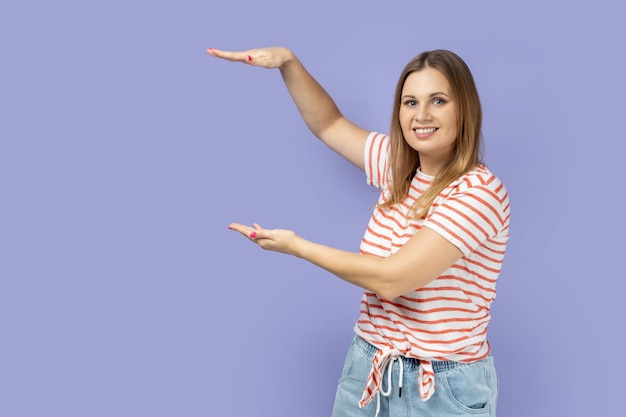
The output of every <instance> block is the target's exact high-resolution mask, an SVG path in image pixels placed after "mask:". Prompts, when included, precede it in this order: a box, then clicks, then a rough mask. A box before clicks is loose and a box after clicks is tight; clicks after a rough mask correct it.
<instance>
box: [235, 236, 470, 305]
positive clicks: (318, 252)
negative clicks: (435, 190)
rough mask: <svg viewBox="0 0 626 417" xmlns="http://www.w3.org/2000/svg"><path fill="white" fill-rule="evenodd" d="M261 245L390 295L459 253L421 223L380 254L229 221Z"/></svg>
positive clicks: (421, 281)
mask: <svg viewBox="0 0 626 417" xmlns="http://www.w3.org/2000/svg"><path fill="white" fill-rule="evenodd" d="M229 227H230V228H231V229H233V230H236V231H238V232H240V233H241V234H243V235H244V236H247V237H249V238H250V239H251V240H252V241H254V242H255V243H257V244H258V245H259V246H260V247H261V248H263V249H267V250H272V251H276V252H282V253H286V254H289V255H294V256H297V257H299V258H303V259H306V260H307V261H309V262H311V263H313V264H315V265H317V266H319V267H321V268H323V269H325V270H327V271H329V272H331V273H332V274H334V275H336V276H338V277H339V278H341V279H343V280H345V281H348V282H350V283H352V284H355V285H358V286H359V287H361V288H364V289H366V290H369V291H372V292H375V293H376V294H378V295H380V296H381V297H383V298H386V299H393V298H396V297H399V296H400V295H402V294H406V293H407V292H409V291H413V290H415V289H418V288H421V287H423V286H424V285H426V284H428V283H429V282H431V281H433V280H434V279H436V278H437V277H438V276H440V275H441V274H442V273H443V272H444V271H445V270H446V269H448V268H449V267H450V266H452V264H453V263H454V262H456V261H457V260H458V259H459V258H461V256H462V255H463V254H462V252H461V251H460V250H459V249H458V248H457V247H456V246H454V245H453V244H452V243H450V242H449V241H447V240H446V239H444V238H443V237H441V236H440V235H439V234H437V233H436V232H434V231H432V230H431V229H429V228H427V227H424V228H422V229H421V230H420V231H419V232H417V233H416V234H415V235H414V236H413V237H411V238H410V239H409V241H408V242H407V243H406V244H405V245H404V246H403V247H402V248H401V249H400V250H398V251H397V252H396V253H395V254H393V255H391V256H389V257H387V258H380V257H377V256H372V255H364V254H357V253H353V252H347V251H343V250H340V249H335V248H331V247H328V246H324V245H320V244H317V243H313V242H310V241H308V240H306V239H303V238H301V237H300V236H298V235H296V234H295V233H294V232H292V231H290V230H282V229H274V230H266V229H263V228H261V227H260V226H259V225H256V224H255V225H254V228H251V227H248V226H244V225H240V224H231V225H230V226H229Z"/></svg>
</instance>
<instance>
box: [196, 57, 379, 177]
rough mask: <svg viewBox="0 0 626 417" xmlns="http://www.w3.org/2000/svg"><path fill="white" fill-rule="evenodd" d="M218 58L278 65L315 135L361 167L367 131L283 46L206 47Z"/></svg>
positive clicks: (288, 88)
mask: <svg viewBox="0 0 626 417" xmlns="http://www.w3.org/2000/svg"><path fill="white" fill-rule="evenodd" d="M207 52H208V53H209V54H210V55H212V56H214V57H217V58H222V59H226V60H229V61H235V62H243V63H247V64H249V65H254V66H260V67H264V68H279V69H280V73H281V75H282V78H283V81H284V83H285V86H286V87H287V90H288V91H289V94H290V95H291V97H292V99H293V101H294V103H295V104H296V107H297V108H298V111H299V112H300V115H301V116H302V118H303V119H304V122H305V123H306V125H307V126H308V128H309V129H310V130H311V132H313V134H314V135H315V136H317V137H318V138H319V139H321V140H322V142H324V144H326V145H327V146H328V147H330V148H331V149H333V150H334V151H335V152H337V153H339V154H340V155H341V156H343V157H344V158H346V159H347V160H348V161H350V162H351V163H352V164H354V165H355V166H357V167H358V168H360V169H361V170H364V169H365V167H364V162H363V153H364V151H365V141H366V139H367V135H368V134H369V132H368V131H367V130H365V129H363V128H361V127H359V126H357V125H355V124H354V123H352V122H351V121H350V120H348V119H346V118H345V117H344V116H343V115H342V114H341V112H340V111H339V109H338V108H337V105H336V104H335V102H334V101H333V100H332V98H331V97H330V96H329V95H328V93H327V92H326V91H325V90H324V88H323V87H322V86H321V85H320V84H319V83H318V82H317V81H316V80H315V79H314V78H313V77H312V76H311V74H309V72H308V71H307V70H306V68H305V67H304V65H302V63H301V62H300V60H299V59H298V58H297V57H296V56H295V55H294V54H293V53H292V52H291V51H290V50H288V49H286V48H265V49H254V50H250V51H245V52H227V51H220V50H217V49H208V50H207Z"/></svg>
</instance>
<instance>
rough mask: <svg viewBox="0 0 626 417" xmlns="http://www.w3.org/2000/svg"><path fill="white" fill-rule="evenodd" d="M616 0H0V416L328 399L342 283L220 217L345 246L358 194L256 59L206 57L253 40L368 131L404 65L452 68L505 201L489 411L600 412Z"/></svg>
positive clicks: (211, 409) (612, 216)
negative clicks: (464, 87)
mask: <svg viewBox="0 0 626 417" xmlns="http://www.w3.org/2000/svg"><path fill="white" fill-rule="evenodd" d="M617 4H618V2H608V1H594V2H578V3H577V4H572V2H570V1H561V2H558V1H554V2H545V1H538V0H532V1H528V0H527V1H517V2H503V1H496V0H490V1H445V2H444V1H430V2H424V1H416V0H412V1H388V2H383V1H376V2H371V1H353V2H340V1H330V0H316V1H309V2H306V3H304V2H294V1H278V0H268V1H263V2H256V1H252V0H245V1H228V2H226V1H225V2H219V3H216V2H207V1H199V0H192V1H176V2H169V3H168V2H164V1H156V2H155V1H139V0H125V1H119V0H115V1H107V2H104V1H102V2H80V1H68V0H59V1H54V2H44V1H24V2H17V1H3V3H2V5H1V6H0V47H1V49H0V54H1V55H0V56H1V58H0V59H1V60H2V64H1V67H0V68H1V77H0V139H1V142H0V146H1V148H0V186H1V189H0V190H1V196H2V197H1V201H0V210H1V216H0V222H1V223H0V243H1V247H0V250H1V252H0V326H1V327H0V338H1V339H0V415H1V416H3V417H22V416H29V417H30V416H37V417H39V416H64V417H74V416H77V417H79V416H80V417H84V416H90V417H91V416H94V417H95V416H106V417H109V416H151V417H160V416H186V417H194V416H250V415H255V416H300V417H309V416H311V417H313V416H315V417H319V416H329V415H330V411H331V408H332V402H333V397H334V391H335V385H336V380H337V378H338V377H339V373H340V371H341V365H342V363H343V358H344V355H345V352H346V349H347V346H348V343H349V341H350V339H351V337H352V327H353V325H354V322H355V320H356V318H357V313H358V304H359V299H360V293H361V291H360V290H359V289H358V288H355V287H352V286H350V285H349V284H347V283H345V282H343V281H341V280H339V279H336V278H335V277H333V276H332V275H330V274H328V273H326V272H324V271H322V270H320V269H317V268H315V267H313V266H311V265H309V264H308V263H306V262H304V261H301V260H298V259H295V258H289V257H286V256H283V255H279V254H274V253H267V252H263V251H262V250H260V249H259V248H257V247H255V246H254V245H251V244H249V243H248V242H247V241H245V239H242V238H241V237H240V236H237V235H236V234H235V233H233V232H229V231H228V229H227V227H226V226H227V225H228V224H229V223H230V222H232V221H238V222H245V223H251V222H253V221H256V222H260V223H261V224H263V225H264V226H266V227H284V228H293V229H294V230H296V231H297V232H298V233H300V234H301V235H303V236H305V237H307V238H309V239H312V240H314V241H317V242H320V243H325V244H328V245H332V246H336V247H340V248H343V249H348V250H357V248H358V244H359V241H360V238H361V236H362V233H363V230H364V228H365V225H366V222H367V219H368V218H369V215H370V211H371V208H372V206H373V204H374V202H375V200H376V192H375V191H373V190H372V189H370V188H368V187H367V186H366V185H365V182H364V175H363V174H362V173H361V172H360V171H358V170H357V169H356V168H354V167H352V166H351V165H349V164H348V163H347V162H345V161H343V160H342V159H341V158H340V157H339V156H337V155H336V154H334V153H333V152H332V151H330V150H328V149H326V148H325V147H324V146H323V145H322V144H321V143H320V142H318V141H317V140H315V139H314V138H313V136H312V135H311V134H310V133H309V131H308V130H307V129H306V127H305V125H304V123H303V122H302V121H301V120H300V118H299V116H298V114H297V111H296V109H295V106H294V105H293V103H292V102H291V100H290V99H289V97H288V94H287V92H286V90H285V88H284V87H283V85H282V81H281V79H280V76H279V74H278V72H277V71H267V70H262V69H258V68H250V67H248V66H244V65H235V64H231V63H227V62H223V61H219V60H216V59H214V58H211V57H209V56H208V55H207V54H206V53H205V48H207V47H218V48H222V49H247V48H252V47H260V46H268V45H285V46H287V47H290V48H291V49H293V50H294V51H295V52H296V53H297V54H298V55H299V56H300V58H301V59H302V61H303V62H304V63H305V64H306V65H307V67H308V68H309V70H310V71H311V72H312V73H313V74H314V75H315V76H316V78H317V79H318V80H319V81H320V82H321V83H322V85H324V86H325V87H326V89H327V90H328V91H329V92H330V94H331V95H332V96H333V97H334V98H335V100H336V102H337V103H338V105H339V106H340V108H341V109H342V110H343V112H344V113H345V114H346V115H347V116H348V117H349V118H351V119H352V120H354V121H355V122H356V123H358V124H360V125H362V126H364V127H366V128H368V129H371V130H377V131H382V132H386V131H387V129H388V125H389V117H390V112H391V99H392V95H393V89H394V86H395V83H396V81H397V77H398V74H399V72H400V70H401V69H402V67H403V66H404V64H405V63H406V62H407V61H408V60H409V59H410V58H411V57H413V56H414V55H416V54H417V53H419V52H421V51H423V50H427V49H434V48H447V49H451V50H454V51H455V52H457V53H458V54H459V55H461V56H462V57H463V58H464V59H465V60H466V61H467V63H468V64H469V66H470V68H472V71H473V73H474V75H475V78H476V81H477V83H478V87H479V91H480V93H481V97H482V100H483V105H484V110H485V123H484V136H485V140H486V155H485V159H486V162H487V163H488V165H489V166H490V167H491V168H492V170H493V171H494V172H496V173H497V174H498V175H499V176H500V177H501V178H502V180H503V181H505V183H506V185H507V187H508V189H509V192H510V195H511V201H512V230H511V233H512V238H511V240H510V245H509V248H508V254H507V257H506V259H505V266H504V269H503V272H502V274H501V276H500V281H499V284H498V298H497V300H496V302H495V303H494V306H493V308H494V311H493V313H494V319H493V322H492V325H491V327H490V340H491V343H492V347H493V353H494V356H495V358H496V361H497V366H498V371H499V377H500V381H501V382H500V386H501V392H500V401H499V407H498V412H499V415H500V416H509V417H517V416H537V417H543V416H546V417H548V416H550V417H553V416H589V415H607V416H610V415H617V410H618V404H619V405H620V409H621V408H622V407H621V403H622V401H619V400H621V398H620V397H621V396H623V393H622V391H623V383H622V382H621V376H622V375H623V373H624V371H625V368H624V365H623V361H622V360H621V356H622V350H623V342H622V337H623V335H624V324H623V320H620V319H621V318H623V316H624V313H623V311H620V312H619V313H618V305H619V303H623V294H624V284H623V281H624V278H625V274H624V269H623V267H622V266H621V261H620V260H621V259H622V258H623V256H624V255H623V249H624V245H623V243H622V241H623V236H624V233H625V232H626V230H625V227H624V221H623V218H622V216H621V215H622V213H621V210H619V203H620V202H621V200H622V198H623V193H624V184H623V174H622V172H621V170H620V171H619V172H618V169H617V167H618V164H619V163H622V161H623V157H622V155H621V152H622V151H623V150H624V145H623V141H624V139H625V138H624V128H623V121H624V110H625V106H624V97H625V96H626V88H625V86H624V73H626V66H625V64H624V59H623V52H624V47H623V40H624V39H625V38H626V36H625V35H626V33H625V31H624V29H623V14H621V13H618V7H617V6H616V5H617ZM618 249H621V250H620V251H619V252H618ZM620 336H622V337H620ZM618 401H619V402H618Z"/></svg>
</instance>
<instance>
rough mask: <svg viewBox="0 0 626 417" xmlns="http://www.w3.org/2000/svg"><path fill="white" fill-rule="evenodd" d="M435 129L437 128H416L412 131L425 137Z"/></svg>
mask: <svg viewBox="0 0 626 417" xmlns="http://www.w3.org/2000/svg"><path fill="white" fill-rule="evenodd" d="M437 129H438V128H436V127H417V128H415V129H413V131H414V132H415V133H417V134H418V135H427V134H429V133H433V132H434V131H435V130H437Z"/></svg>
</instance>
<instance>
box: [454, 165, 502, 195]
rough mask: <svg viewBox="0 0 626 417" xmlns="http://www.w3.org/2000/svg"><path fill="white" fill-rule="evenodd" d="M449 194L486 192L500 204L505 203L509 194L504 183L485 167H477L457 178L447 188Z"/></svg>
mask: <svg viewBox="0 0 626 417" xmlns="http://www.w3.org/2000/svg"><path fill="white" fill-rule="evenodd" d="M448 190H449V191H450V194H463V193H472V192H476V193H480V192H486V193H489V194H493V195H494V196H497V199H498V200H500V201H501V202H504V201H507V202H508V198H509V193H508V191H507V189H506V186H505V185H504V183H503V182H502V181H501V180H500V178H498V177H497V176H496V175H495V174H494V173H493V172H491V170H490V169H489V168H488V167H487V166H485V165H479V166H477V167H476V168H474V169H473V170H471V171H470V172H468V173H466V174H465V175H463V176H461V177H459V178H458V179H457V180H456V181H454V182H452V184H450V186H449V187H448Z"/></svg>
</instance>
